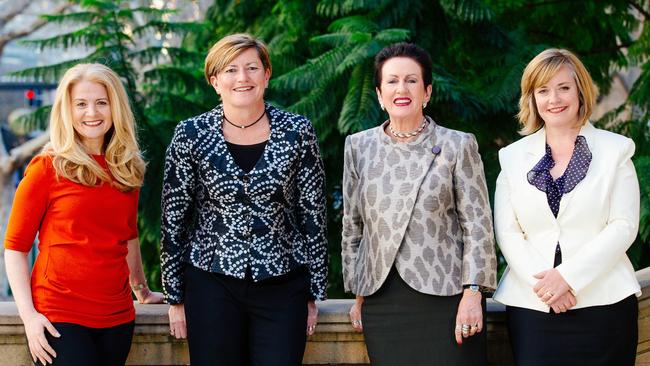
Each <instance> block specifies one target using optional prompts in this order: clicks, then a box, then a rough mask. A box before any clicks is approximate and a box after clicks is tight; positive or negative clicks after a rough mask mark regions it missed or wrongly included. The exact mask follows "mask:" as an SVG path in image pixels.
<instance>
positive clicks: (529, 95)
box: [517, 48, 598, 135]
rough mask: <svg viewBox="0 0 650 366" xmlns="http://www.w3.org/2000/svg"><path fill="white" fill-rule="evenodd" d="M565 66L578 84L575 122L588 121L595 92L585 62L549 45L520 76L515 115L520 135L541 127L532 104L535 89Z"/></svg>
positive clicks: (535, 107)
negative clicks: (519, 91)
mask: <svg viewBox="0 0 650 366" xmlns="http://www.w3.org/2000/svg"><path fill="white" fill-rule="evenodd" d="M565 65H566V66H568V67H569V68H570V69H571V71H572V72H573V79H574V80H575V82H576V85H577V87H578V96H579V98H580V110H579V112H578V114H579V116H578V122H579V123H580V125H584V124H585V123H587V121H588V120H589V117H590V116H591V113H592V111H593V110H594V106H595V105H596V97H597V95H598V92H597V90H596V86H595V85H594V82H593V80H592V79H591V76H590V75H589V72H588V71H587V69H586V68H585V65H583V64H582V62H581V61H580V60H579V59H578V57H576V55H574V54H573V53H571V52H570V51H568V50H564V49H557V48H549V49H546V50H544V51H542V52H541V53H540V54H539V55H537V56H535V58H533V59H532V60H531V61H530V62H529V63H528V65H527V66H526V69H524V74H523V75H522V77H521V97H520V98H519V113H518V114H517V118H518V119H519V123H520V124H521V127H522V128H521V130H520V131H519V133H520V134H522V135H530V134H531V133H534V132H535V131H537V130H539V129H540V128H542V126H544V120H543V119H542V117H541V116H540V115H539V111H538V110H537V105H536V104H535V89H536V88H539V87H540V86H542V85H544V84H546V83H547V82H548V81H549V80H551V79H552V78H553V76H555V74H557V72H558V71H559V70H560V68H561V67H562V66H565Z"/></svg>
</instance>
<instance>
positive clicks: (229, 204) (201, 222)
mask: <svg viewBox="0 0 650 366" xmlns="http://www.w3.org/2000/svg"><path fill="white" fill-rule="evenodd" d="M266 112H267V114H268V116H269V119H270V122H271V135H270V136H269V140H268V143H267V145H266V148H265V149H264V153H263V155H262V157H261V158H260V160H259V161H258V162H257V164H256V165H255V167H254V168H253V170H251V171H250V172H248V173H247V172H245V171H243V170H242V169H241V168H240V167H239V166H238V165H237V164H236V163H235V161H234V160H233V158H232V156H231V155H230V153H229V152H228V148H227V147H226V142H225V139H224V137H223V132H222V129H221V121H222V118H223V108H222V106H217V107H216V108H215V109H213V110H211V111H209V112H206V113H203V114H201V115H199V116H195V117H192V118H190V119H188V120H185V121H182V122H180V123H179V124H178V126H177V127H176V131H175V133H174V137H173V139H172V142H171V144H170V145H169V148H168V149H167V156H166V160H165V177H164V181H163V191H162V211H163V213H162V223H161V236H162V237H161V255H160V257H161V269H162V280H163V290H164V293H165V300H166V301H167V302H168V303H170V304H179V303H182V302H183V299H184V267H185V266H186V265H193V266H195V267H197V268H201V269H203V270H205V271H209V272H215V273H222V274H226V275H229V276H233V277H236V278H244V277H245V274H246V269H247V268H250V270H251V274H252V277H253V279H254V280H255V281H259V280H263V279H266V278H270V277H274V276H279V275H283V274H286V273H288V272H289V271H291V270H293V269H296V268H298V267H302V266H306V267H308V269H309V276H310V281H311V286H310V293H311V297H312V298H313V299H317V300H324V299H325V297H326V287H327V241H326V237H325V226H326V219H325V207H326V206H325V173H324V170H323V162H322V160H321V156H320V152H319V148H318V139H317V138H316V134H315V132H314V129H313V127H312V125H311V123H310V122H309V120H307V119H306V118H305V117H303V116H299V115H297V114H293V113H288V112H285V111H282V110H279V109H277V108H274V107H273V106H271V105H268V104H267V105H266Z"/></svg>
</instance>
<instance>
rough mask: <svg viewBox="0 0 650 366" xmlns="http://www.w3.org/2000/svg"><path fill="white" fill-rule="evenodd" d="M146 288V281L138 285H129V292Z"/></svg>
mask: <svg viewBox="0 0 650 366" xmlns="http://www.w3.org/2000/svg"><path fill="white" fill-rule="evenodd" d="M145 288H147V281H144V282H143V283H138V284H135V285H131V290H133V291H140V290H143V289H145Z"/></svg>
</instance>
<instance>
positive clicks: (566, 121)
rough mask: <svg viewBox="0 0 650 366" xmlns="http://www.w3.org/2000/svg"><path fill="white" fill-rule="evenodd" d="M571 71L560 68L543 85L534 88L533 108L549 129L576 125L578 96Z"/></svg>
mask: <svg viewBox="0 0 650 366" xmlns="http://www.w3.org/2000/svg"><path fill="white" fill-rule="evenodd" d="M573 74H574V73H573V70H571V68H570V67H568V66H566V65H565V66H562V67H561V68H560V69H559V70H558V72H557V73H556V74H555V75H554V76H553V77H552V78H551V79H550V80H549V81H548V82H547V83H545V84H544V85H541V86H539V87H537V88H535V91H534V96H535V106H536V107H537V112H538V113H539V116H540V117H541V118H542V119H543V120H544V124H545V125H547V126H549V127H575V126H577V125H578V120H579V111H580V96H579V91H578V86H577V85H576V81H575V77H574V76H573Z"/></svg>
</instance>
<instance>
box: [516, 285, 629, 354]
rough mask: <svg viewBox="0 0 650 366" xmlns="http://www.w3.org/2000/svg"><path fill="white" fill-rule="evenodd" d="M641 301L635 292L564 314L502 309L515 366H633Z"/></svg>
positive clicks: (522, 309)
mask: <svg viewBox="0 0 650 366" xmlns="http://www.w3.org/2000/svg"><path fill="white" fill-rule="evenodd" d="M638 313H639V305H638V302H637V299H636V297H635V296H634V295H631V296H629V297H627V298H625V299H623V300H621V301H619V302H617V303H614V304H611V305H604V306H591V307H586V308H580V309H576V310H569V311H567V312H566V313H559V314H555V313H552V312H551V313H544V312H541V311H535V310H530V309H524V308H518V307H514V306H507V307H506V315H507V317H508V332H509V334H510V343H511V345H512V352H513V354H514V358H515V364H516V365H518V366H546V365H553V366H575V365H589V366H614V365H616V366H633V365H634V362H635V358H636V347H637V343H638V323H637V322H638V320H637V318H638Z"/></svg>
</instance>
